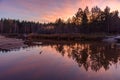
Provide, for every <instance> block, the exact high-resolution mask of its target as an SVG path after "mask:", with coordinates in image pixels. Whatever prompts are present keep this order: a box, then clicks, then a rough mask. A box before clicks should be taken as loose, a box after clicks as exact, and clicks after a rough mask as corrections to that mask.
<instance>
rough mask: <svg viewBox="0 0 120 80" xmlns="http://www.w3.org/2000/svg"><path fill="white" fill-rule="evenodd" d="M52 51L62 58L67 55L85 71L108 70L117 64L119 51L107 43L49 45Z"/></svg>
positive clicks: (119, 55)
mask: <svg viewBox="0 0 120 80" xmlns="http://www.w3.org/2000/svg"><path fill="white" fill-rule="evenodd" d="M44 45H46V44H43V46H44ZM47 45H50V46H51V47H52V48H53V49H55V50H56V51H58V52H59V53H60V54H61V55H62V56H65V55H67V56H68V57H69V58H72V59H73V60H75V62H77V63H78V66H79V67H84V69H85V70H86V71H88V70H89V69H90V70H93V71H96V72H97V71H99V70H100V69H101V68H104V69H105V70H108V69H109V68H110V66H111V65H112V64H117V63H118V61H119V59H120V49H119V47H118V46H116V45H115V44H107V43H102V42H101V43H95V42H92V43H70V44H65V43H63V44H62V43H51V44H50V43H49V44H47Z"/></svg>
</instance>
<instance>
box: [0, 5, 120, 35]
mask: <svg viewBox="0 0 120 80" xmlns="http://www.w3.org/2000/svg"><path fill="white" fill-rule="evenodd" d="M0 33H1V34H4V33H11V34H12V33H14V34H30V33H37V34H73V33H85V34H89V33H112V34H119V33H120V18H119V12H118V10H115V11H111V10H110V8H109V7H108V6H106V8H105V9H104V10H101V9H100V8H99V7H98V6H95V7H93V8H92V9H91V10H89V8H88V7H86V8H85V9H84V10H83V9H82V8H79V9H78V11H77V12H76V14H75V15H74V16H73V17H71V18H69V19H67V20H66V21H64V20H63V19H61V18H59V19H57V20H56V21H55V22H50V23H39V22H32V21H20V20H13V19H5V18H1V20H0Z"/></svg>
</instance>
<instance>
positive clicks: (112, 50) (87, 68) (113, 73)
mask: <svg viewBox="0 0 120 80" xmlns="http://www.w3.org/2000/svg"><path fill="white" fill-rule="evenodd" d="M119 60H120V46H119V45H116V44H107V43H103V42H87V43H85V42H84V43H75V42H74V43H49V42H48V43H43V44H42V45H39V46H30V47H28V48H21V49H17V50H13V51H3V50H2V51H1V52H0V80H120V76H119V73H120V64H119V62H120V61H119Z"/></svg>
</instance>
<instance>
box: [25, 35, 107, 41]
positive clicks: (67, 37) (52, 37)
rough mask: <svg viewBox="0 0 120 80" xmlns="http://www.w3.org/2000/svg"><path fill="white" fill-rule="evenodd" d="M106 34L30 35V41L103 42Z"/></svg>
mask: <svg viewBox="0 0 120 80" xmlns="http://www.w3.org/2000/svg"><path fill="white" fill-rule="evenodd" d="M105 36H106V35H105V34H29V35H28V37H27V39H30V40H35V41H39V40H55V41H101V40H102V39H103V38H104V37H105Z"/></svg>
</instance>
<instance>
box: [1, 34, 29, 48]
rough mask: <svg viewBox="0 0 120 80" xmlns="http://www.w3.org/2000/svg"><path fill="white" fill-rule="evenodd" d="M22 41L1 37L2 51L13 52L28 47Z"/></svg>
mask: <svg viewBox="0 0 120 80" xmlns="http://www.w3.org/2000/svg"><path fill="white" fill-rule="evenodd" d="M26 46H27V45H25V44H24V41H23V40H22V39H15V38H7V37H4V36H1V35H0V49H1V50H11V49H17V48H21V47H26Z"/></svg>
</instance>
